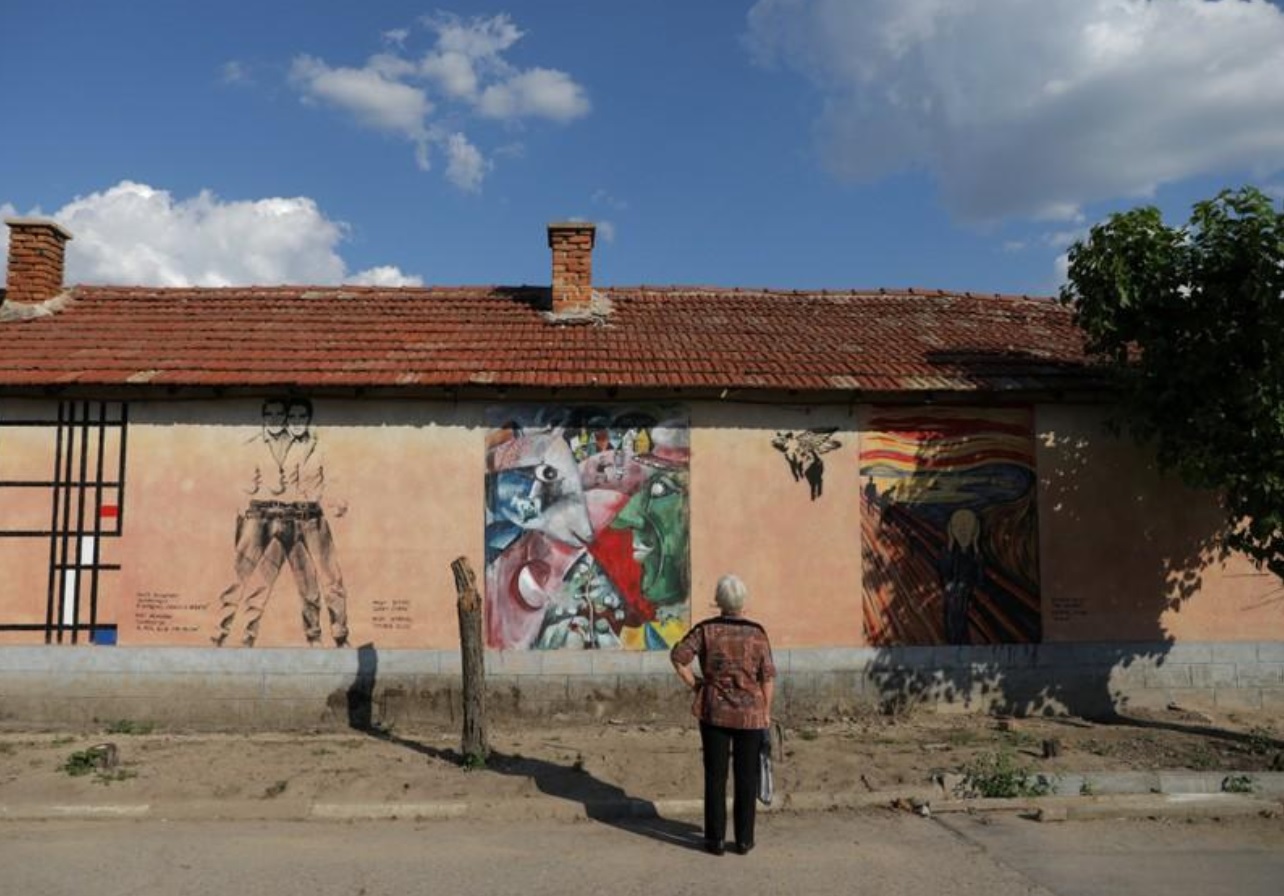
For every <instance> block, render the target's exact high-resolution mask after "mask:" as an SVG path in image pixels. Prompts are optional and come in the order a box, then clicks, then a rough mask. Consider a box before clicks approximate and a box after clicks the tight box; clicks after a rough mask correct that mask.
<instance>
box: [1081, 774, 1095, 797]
mask: <svg viewBox="0 0 1284 896" xmlns="http://www.w3.org/2000/svg"><path fill="white" fill-rule="evenodd" d="M1096 792H1097V788H1096V787H1095V786H1093V783H1092V779H1091V778H1084V779H1083V782H1082V783H1081V784H1080V785H1079V796H1092V795H1093V794H1095V793H1096Z"/></svg>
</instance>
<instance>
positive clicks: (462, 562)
mask: <svg viewBox="0 0 1284 896" xmlns="http://www.w3.org/2000/svg"><path fill="white" fill-rule="evenodd" d="M450 571H451V572H453V573H454V574H455V591H456V592H457V593H458V595H459V600H458V602H457V603H456V608H457V609H458V611H459V653H460V656H461V657H462V659H463V674H464V687H463V698H464V733H463V741H462V743H461V747H460V752H461V753H463V755H464V762H465V763H467V764H470V765H472V764H480V763H484V762H485V761H486V757H487V756H489V755H490V745H489V743H487V741H486V663H485V645H484V642H483V639H482V600H481V595H480V594H478V592H477V579H476V577H475V576H474V575H473V570H472V567H471V566H469V565H468V558H467V557H460V558H458V559H457V560H455V561H454V562H453V563H451V564H450Z"/></svg>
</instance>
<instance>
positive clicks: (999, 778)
mask: <svg viewBox="0 0 1284 896" xmlns="http://www.w3.org/2000/svg"><path fill="white" fill-rule="evenodd" d="M957 791H958V792H959V794H960V795H961V796H979V797H984V798H986V799H996V798H1005V797H1006V798H1011V797H1030V796H1047V795H1048V794H1049V793H1051V792H1052V782H1051V781H1049V780H1048V779H1047V778H1045V777H1044V776H1042V775H1038V774H1035V773H1034V772H1033V771H1032V770H1031V769H1030V768H1028V767H1027V766H1023V765H1020V764H1018V763H1017V761H1016V757H1015V756H1014V755H1013V754H1012V751H1011V750H1002V751H1000V752H998V753H986V754H983V755H981V756H978V757H977V758H976V759H975V760H973V761H972V762H971V763H969V764H968V765H965V766H964V767H963V781H962V783H961V784H959V786H958V788H957Z"/></svg>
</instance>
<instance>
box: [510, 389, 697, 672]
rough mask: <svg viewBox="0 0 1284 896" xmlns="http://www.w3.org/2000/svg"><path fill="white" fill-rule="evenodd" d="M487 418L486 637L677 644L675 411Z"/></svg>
mask: <svg viewBox="0 0 1284 896" xmlns="http://www.w3.org/2000/svg"><path fill="white" fill-rule="evenodd" d="M490 422H491V423H492V426H493V429H492V430H491V432H490V433H489V435H488V438H487V450H486V636H487V642H488V644H489V646H491V647H496V648H506V649H512V648H542V649H549V648H604V647H624V648H632V649H645V650H664V649H668V648H669V646H671V645H672V644H674V643H676V641H677V640H678V638H680V637H681V636H682V634H683V633H684V632H685V631H686V628H687V620H688V619H689V616H690V613H689V600H688V594H689V590H690V588H689V582H690V572H689V568H690V557H689V550H688V507H689V501H688V485H689V479H688V476H689V469H690V450H689V437H688V426H687V418H686V414H685V412H679V411H677V410H676V409H673V408H652V409H628V410H612V409H606V408H595V407H563V408H557V407H544V408H501V409H494V410H493V411H492V416H491V420H490Z"/></svg>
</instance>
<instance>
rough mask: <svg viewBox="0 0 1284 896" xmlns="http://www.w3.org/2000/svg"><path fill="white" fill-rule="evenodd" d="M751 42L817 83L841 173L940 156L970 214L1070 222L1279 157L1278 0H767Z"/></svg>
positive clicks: (908, 165) (1283, 65) (940, 169)
mask: <svg viewBox="0 0 1284 896" xmlns="http://www.w3.org/2000/svg"><path fill="white" fill-rule="evenodd" d="M748 43H749V46H750V47H751V49H752V50H753V52H754V53H755V55H756V56H757V58H758V59H759V61H761V62H763V63H764V64H768V65H774V64H783V65H784V66H787V67H790V68H793V69H796V70H798V71H800V72H802V73H804V74H805V75H806V76H807V77H809V78H810V79H811V80H812V81H813V82H814V84H815V85H816V86H817V88H818V89H819V90H820V92H821V95H822V99H823V105H822V112H821V116H820V119H819V121H818V122H817V139H818V144H819V147H820V151H821V153H822V156H823V158H824V160H825V162H826V164H827V166H828V167H829V168H830V169H831V170H832V171H834V172H835V173H836V174H838V175H839V176H842V177H845V178H850V179H853V180H871V179H875V178H879V177H882V176H884V175H886V174H889V173H891V172H895V171H900V170H912V169H920V170H927V171H929V172H930V173H931V174H932V175H933V176H934V177H935V178H936V180H937V181H938V183H939V184H940V188H941V190H942V193H943V195H944V197H945V200H946V202H947V203H948V204H949V206H950V207H951V208H952V209H953V210H954V211H955V212H956V213H957V214H959V215H960V216H962V217H965V218H969V219H973V220H985V219H997V218H1002V217H1005V216H1029V217H1038V218H1044V219H1049V220H1075V219H1076V218H1077V217H1078V216H1079V214H1080V212H1079V210H1080V209H1081V208H1082V206H1083V205H1084V204H1085V203H1088V202H1092V201H1095V200H1103V199H1108V198H1115V197H1136V196H1145V195H1147V194H1149V193H1151V192H1152V191H1154V190H1155V189H1156V187H1158V186H1159V185H1160V184H1163V183H1169V182H1173V181H1177V180H1181V179H1183V178H1187V177H1191V176H1194V175H1199V174H1207V173H1212V172H1221V171H1225V172H1234V171H1242V170H1248V171H1251V172H1254V173H1255V174H1256V176H1265V175H1268V174H1270V173H1272V172H1273V171H1277V170H1280V168H1281V160H1282V159H1284V77H1281V76H1280V72H1281V71H1284V12H1282V11H1281V10H1280V9H1279V8H1278V7H1277V6H1274V5H1272V4H1271V3H1268V2H1266V0H1226V2H1209V0H1165V2H1147V0H1039V2H1031V0H758V2H757V4H756V5H755V6H754V7H753V9H752V10H751V11H750V13H749V35H748Z"/></svg>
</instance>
